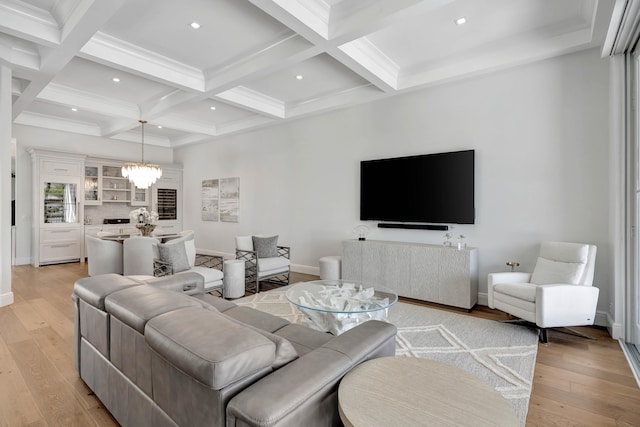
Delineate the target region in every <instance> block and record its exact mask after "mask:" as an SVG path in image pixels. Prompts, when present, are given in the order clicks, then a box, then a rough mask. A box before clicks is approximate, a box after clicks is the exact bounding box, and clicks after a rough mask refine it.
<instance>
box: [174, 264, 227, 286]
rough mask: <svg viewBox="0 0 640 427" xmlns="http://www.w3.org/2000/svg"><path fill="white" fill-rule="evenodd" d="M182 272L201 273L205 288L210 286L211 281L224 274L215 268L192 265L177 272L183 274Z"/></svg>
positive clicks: (220, 277) (217, 279) (215, 280)
mask: <svg viewBox="0 0 640 427" xmlns="http://www.w3.org/2000/svg"><path fill="white" fill-rule="evenodd" d="M184 273H198V274H199V275H201V276H202V277H203V279H204V287H205V289H206V288H208V287H210V284H211V283H213V282H218V281H220V280H222V277H223V276H224V274H223V273H222V271H220V270H218V269H216V268H209V267H193V268H190V269H188V270H185V271H181V272H180V273H179V274H184Z"/></svg>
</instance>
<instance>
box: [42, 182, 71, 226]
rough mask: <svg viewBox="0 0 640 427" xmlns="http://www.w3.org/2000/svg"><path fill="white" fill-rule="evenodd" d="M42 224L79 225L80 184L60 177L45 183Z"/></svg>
mask: <svg viewBox="0 0 640 427" xmlns="http://www.w3.org/2000/svg"><path fill="white" fill-rule="evenodd" d="M42 187H43V193H42V204H43V206H42V222H43V223H44V224H77V223H78V210H79V208H80V203H79V200H78V196H77V194H78V184H77V183H75V182H68V181H66V180H62V179H59V178H58V177H54V178H51V179H50V180H47V179H45V180H44V181H43V185H42Z"/></svg>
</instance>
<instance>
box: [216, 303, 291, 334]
mask: <svg viewBox="0 0 640 427" xmlns="http://www.w3.org/2000/svg"><path fill="white" fill-rule="evenodd" d="M224 314H226V315H227V316H229V317H233V318H234V319H236V320H239V321H240V322H242V323H245V324H247V325H251V326H255V327H256V328H260V329H262V330H263V331H267V332H275V331H277V330H278V329H280V328H282V327H284V326H286V325H288V324H289V321H287V320H285V319H283V318H281V317H278V316H274V315H273V314H269V313H265V312H264V311H260V310H255V309H253V308H249V307H240V306H236V307H234V308H231V309H229V310H226V311H225V312H224Z"/></svg>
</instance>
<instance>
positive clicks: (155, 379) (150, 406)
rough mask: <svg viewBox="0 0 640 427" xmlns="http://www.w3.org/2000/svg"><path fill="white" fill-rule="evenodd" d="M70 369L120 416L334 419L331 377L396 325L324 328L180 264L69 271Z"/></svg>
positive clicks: (370, 354) (387, 344) (385, 343)
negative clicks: (210, 284)
mask: <svg viewBox="0 0 640 427" xmlns="http://www.w3.org/2000/svg"><path fill="white" fill-rule="evenodd" d="M72 298H73V300H74V303H75V310H76V311H75V312H76V315H75V316H76V328H75V329H76V330H75V336H76V340H75V342H76V368H77V369H78V372H79V374H80V377H81V378H82V380H83V381H84V382H85V383H86V384H87V385H88V386H89V387H90V388H91V390H93V391H94V392H95V394H96V396H97V397H98V398H99V399H100V400H101V401H102V403H103V404H104V405H105V406H106V408H107V409H108V410H109V411H110V412H111V414H112V415H113V416H114V418H115V419H116V420H117V421H118V422H119V423H120V424H122V425H124V426H154V427H155V426H177V425H178V426H190V427H191V426H194V427H195V426H224V425H226V426H303V425H304V426H331V425H340V419H339V415H338V409H337V388H338V384H339V382H340V380H341V378H342V377H343V376H344V375H345V374H346V373H347V372H349V371H350V370H351V369H352V368H353V367H355V366H356V365H358V364H359V363H361V362H364V361H365V360H368V359H372V358H376V357H382V356H392V355H393V354H394V353H395V335H396V328H395V327H394V326H393V325H391V324H388V323H384V322H379V321H369V322H366V323H363V324H362V325H359V326H357V327H356V328H354V329H352V330H350V331H348V332H346V333H344V334H342V335H340V336H332V335H328V334H325V333H321V332H318V331H315V330H312V329H309V328H306V327H304V326H300V325H295V324H291V323H289V322H287V321H286V320H284V319H281V318H278V317H275V316H272V315H269V314H266V313H263V312H260V311H257V310H254V309H251V308H247V307H241V306H237V305H236V304H234V303H232V302H229V301H226V300H224V299H221V298H218V297H214V296H211V295H209V294H204V293H203V283H202V277H201V276H200V275H198V274H194V273H188V274H182V275H175V276H167V277H162V278H157V279H152V280H148V281H146V282H142V281H138V280H135V279H133V278H129V277H124V276H120V275H117V274H105V275H99V276H93V277H86V278H83V279H80V280H78V281H77V282H76V283H75V286H74V294H73V296H72Z"/></svg>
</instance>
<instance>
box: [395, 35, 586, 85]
mask: <svg viewBox="0 0 640 427" xmlns="http://www.w3.org/2000/svg"><path fill="white" fill-rule="evenodd" d="M498 44H499V45H498ZM498 44H489V45H486V46H484V47H482V48H475V49H474V50H473V52H468V53H467V54H466V55H462V56H463V58H464V59H460V58H459V57H456V58H452V59H451V60H450V61H448V62H443V61H440V62H438V63H437V66H435V67H434V66H430V64H420V65H419V66H418V67H417V69H416V70H402V72H401V73H400V77H399V79H398V91H399V92H406V91H408V90H416V89H419V88H424V87H427V86H432V85H435V84H442V83H445V82H449V81H455V80H459V79H461V78H469V77H471V76H476V75H482V74H485V73H488V72H495V71H497V70H501V69H505V68H509V67H515V66H518V65H522V64H527V63H531V62H534V61H540V60H543V59H547V58H551V57H554V56H559V55H565V54H568V53H572V52H577V51H580V50H585V49H589V48H591V47H596V42H594V41H592V40H591V28H590V27H589V28H583V29H581V30H578V31H574V32H571V33H566V34H561V35H559V36H556V37H552V38H550V39H548V40H546V42H545V43H540V40H538V39H537V37H536V36H535V33H533V34H529V35H527V34H524V35H522V36H521V37H518V38H512V39H511V40H509V41H508V42H506V41H504V40H502V41H500V42H499V43H498Z"/></svg>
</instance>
